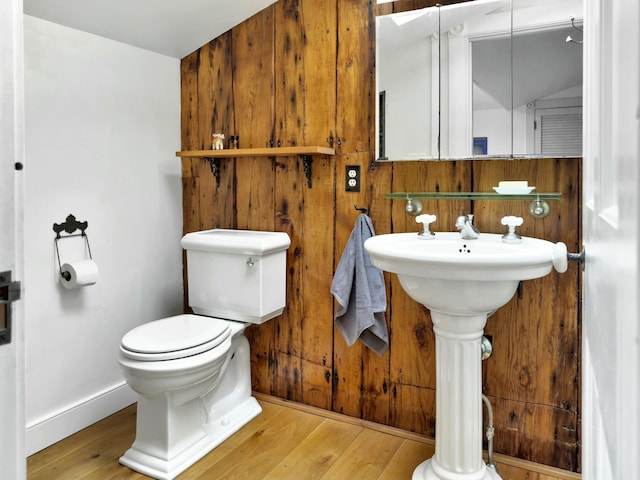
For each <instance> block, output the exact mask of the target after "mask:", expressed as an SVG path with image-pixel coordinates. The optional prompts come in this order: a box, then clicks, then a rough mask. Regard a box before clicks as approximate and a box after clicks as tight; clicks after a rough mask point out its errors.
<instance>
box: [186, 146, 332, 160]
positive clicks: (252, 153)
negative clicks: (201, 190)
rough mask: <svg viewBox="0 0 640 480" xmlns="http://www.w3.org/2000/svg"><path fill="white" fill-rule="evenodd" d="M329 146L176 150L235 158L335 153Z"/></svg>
mask: <svg viewBox="0 0 640 480" xmlns="http://www.w3.org/2000/svg"><path fill="white" fill-rule="evenodd" d="M335 154H336V151H335V149H333V148H329V147H320V146H309V147H274V148H235V149H232V148H228V149H225V150H185V151H182V152H176V157H183V158H198V157H202V158H233V157H278V156H287V155H335Z"/></svg>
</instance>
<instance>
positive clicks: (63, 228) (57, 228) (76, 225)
mask: <svg viewBox="0 0 640 480" xmlns="http://www.w3.org/2000/svg"><path fill="white" fill-rule="evenodd" d="M88 227H89V222H86V221H85V222H79V221H77V220H76V217H75V216H74V215H72V214H69V215H68V216H67V218H66V221H64V222H62V223H54V224H53V231H54V232H55V233H56V238H55V239H54V242H55V245H56V256H57V257H58V267H59V268H60V276H61V277H62V278H64V279H65V280H67V281H68V280H69V279H70V278H71V274H70V273H69V272H63V271H62V263H61V262H60V250H59V249H58V241H59V240H64V239H65V238H71V237H79V236H82V237H84V240H85V243H86V245H87V251H88V252H89V258H90V259H91V260H93V257H92V256H91V246H90V245H89V237H88V236H87V234H86V232H85V230H86V229H87V228H88ZM76 230H80V233H74V232H75V231H76ZM62 232H66V233H67V235H61V233H62Z"/></svg>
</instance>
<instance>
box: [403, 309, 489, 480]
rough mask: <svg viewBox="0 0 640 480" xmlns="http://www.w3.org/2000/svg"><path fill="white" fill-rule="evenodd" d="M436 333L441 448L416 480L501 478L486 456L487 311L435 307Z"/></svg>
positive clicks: (422, 466)
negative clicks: (464, 313)
mask: <svg viewBox="0 0 640 480" xmlns="http://www.w3.org/2000/svg"><path fill="white" fill-rule="evenodd" d="M431 318H432V320H433V330H434V332H435V334H436V452H435V455H434V456H433V458H432V459H431V460H427V461H426V462H424V463H422V464H420V465H419V466H418V468H417V469H416V470H415V471H414V473H413V480H501V479H500V476H499V475H498V474H497V473H496V472H495V471H494V470H493V469H491V468H487V466H486V464H485V463H484V461H483V460H482V367H481V363H482V359H481V357H480V353H481V347H480V342H481V340H482V334H483V329H484V326H485V324H486V322H487V316H486V315H485V314H481V315H471V316H458V315H449V314H445V313H440V312H436V311H431Z"/></svg>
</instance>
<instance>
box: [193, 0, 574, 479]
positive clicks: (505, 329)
mask: <svg viewBox="0 0 640 480" xmlns="http://www.w3.org/2000/svg"><path fill="white" fill-rule="evenodd" d="M407 1H408V0H407ZM416 1H417V0H416ZM400 3H403V2H396V4H397V5H396V4H394V6H393V8H400V7H401V5H400ZM409 3H412V4H413V3H414V2H413V1H410V2H409ZM403 4H404V3H403ZM375 8H376V7H374V6H373V5H372V4H371V3H370V2H369V1H368V0H297V1H296V0H280V1H279V2H277V3H276V4H274V5H273V6H271V7H269V8H267V9H265V10H263V11H262V12H260V13H259V14H258V15H256V16H254V17H253V18H251V19H250V20H248V21H246V22H244V23H243V24H241V25H239V26H237V27H235V28H233V29H232V30H231V31H230V32H227V33H226V34H225V35H223V36H222V37H219V38H217V39H215V40H213V41H212V42H210V43H208V44H207V45H204V46H203V47H202V48H201V49H200V50H198V51H197V52H194V53H193V54H191V55H189V56H188V57H185V58H184V59H183V60H182V66H181V76H182V78H181V81H182V122H183V131H182V142H183V145H182V149H183V150H187V149H191V150H195V149H202V148H208V147H209V146H208V145H207V142H209V141H210V135H211V133H212V132H213V130H222V131H223V132H224V133H226V134H238V135H240V145H241V147H243V148H251V147H255V148H263V147H267V146H278V145H279V146H282V147H290V146H299V145H322V146H327V147H333V148H335V149H336V155H335V156H323V155H314V156H313V157H311V183H312V184H311V187H310V186H309V185H308V180H307V178H306V176H305V171H304V170H305V169H304V165H303V160H304V159H303V157H301V156H296V155H291V156H275V155H274V156H272V157H262V158H234V157H233V156H232V155H233V152H232V151H229V158H222V159H220V160H219V165H220V169H219V183H217V181H216V178H215V177H214V175H213V174H212V171H211V166H210V164H209V162H208V161H207V160H205V159H201V158H185V159H183V160H182V164H183V186H184V198H183V202H184V203H183V211H184V231H185V233H186V232H189V231H193V230H197V229H204V228H213V227H225V228H241V229H255V230H260V229H263V230H278V231H284V232H287V233H288V234H289V236H290V237H291V247H290V248H289V250H288V252H287V306H286V309H285V312H284V313H283V314H282V315H280V316H279V317H277V318H275V319H273V320H271V321H269V322H266V323H265V324H263V325H254V326H250V327H249V328H248V329H247V336H248V338H249V340H250V343H251V362H252V364H251V367H252V379H253V387H254V389H255V390H256V391H259V392H264V393H268V394H271V395H276V396H278V397H281V398H285V399H290V400H296V401H299V402H303V403H305V404H308V405H311V406H316V407H320V408H323V409H326V410H333V411H335V412H341V413H344V414H347V415H349V416H351V417H355V418H362V419H367V420H371V421H375V422H378V423H381V424H385V425H391V426H396V427H400V428H402V429H405V430H408V431H414V432H417V433H421V434H427V435H434V432H435V424H434V423H435V390H434V389H435V365H434V363H435V352H434V348H435V342H434V336H433V332H432V328H431V327H432V326H431V318H430V315H429V312H428V310H427V309H425V308H424V307H423V306H421V305H418V304H417V303H416V302H414V301H413V300H411V299H409V297H408V296H407V295H406V294H405V293H404V292H403V290H402V288H401V287H400V285H399V283H398V281H397V279H396V278H395V276H393V275H390V274H385V280H386V285H387V300H388V302H387V303H388V305H387V312H386V319H387V324H388V327H389V330H390V339H391V344H390V348H389V351H388V352H387V353H385V355H383V356H378V355H377V354H375V353H373V352H371V351H369V350H368V349H366V348H365V347H364V346H362V345H361V344H360V343H357V344H356V345H354V346H352V347H347V345H346V343H345V341H344V339H343V338H342V337H341V334H340V333H339V331H338V330H337V329H335V327H334V322H333V315H334V310H335V304H334V300H333V298H332V296H331V294H330V285H331V280H332V277H333V272H334V271H335V268H336V266H337V263H338V261H339V259H340V256H341V255H342V251H343V249H344V247H345V245H346V243H347V240H348V238H349V235H350V233H351V230H352V228H353V226H354V223H355V220H356V218H357V215H358V213H359V212H357V211H356V210H355V209H354V208H353V206H354V204H357V205H358V206H359V207H364V208H367V209H368V211H369V215H370V216H371V218H372V220H373V224H374V227H375V229H376V232H377V233H379V234H380V233H389V232H404V231H417V230H418V226H417V225H416V223H415V219H414V218H413V217H411V216H408V215H407V214H406V213H405V205H404V202H402V201H390V200H387V199H385V197H384V195H385V194H386V193H388V192H391V191H443V192H444V191H491V187H492V186H494V185H497V182H498V181H499V180H524V179H526V180H528V181H529V182H530V184H532V185H536V187H537V188H538V190H539V191H558V192H561V193H562V194H563V197H562V200H561V201H557V202H551V203H550V205H551V214H550V215H549V216H548V217H547V218H545V219H542V220H536V219H534V218H533V217H531V216H530V215H529V214H528V211H527V210H528V207H529V206H528V202H524V201H476V202H470V201H432V200H430V201H424V211H425V212H429V213H434V214H436V215H437V217H438V220H437V222H436V223H435V224H433V229H434V230H435V231H451V230H454V222H455V218H456V216H457V215H459V214H461V213H463V212H473V213H474V214H475V216H476V217H475V218H476V220H475V222H476V223H477V225H478V226H479V228H480V230H481V231H484V232H501V231H502V229H503V227H502V226H501V225H500V218H501V217H502V216H504V215H520V216H523V218H524V219H525V223H524V225H523V226H522V227H521V229H520V230H521V233H522V234H524V235H531V236H537V237H541V238H545V239H548V240H551V241H564V242H565V243H566V244H567V246H568V247H569V249H570V250H572V251H578V250H579V245H580V233H581V232H580V205H581V198H580V185H581V165H580V160H579V159H539V160H494V161H488V160H487V161H474V162H461V161H458V162H395V163H392V164H391V163H387V164H375V165H372V163H373V160H374V150H375V149H374V141H375V136H374V118H373V115H374V113H373V112H374V96H375V95H374V91H375V83H374V82H375V49H374V41H375V28H374V25H375V19H374V13H375ZM346 165H359V166H360V167H361V173H362V179H361V191H360V192H346V191H345V188H344V185H345V181H346V179H345V166H346ZM579 292H580V272H579V268H578V267H577V266H576V265H573V264H572V265H570V267H569V271H568V272H567V273H565V274H562V275H560V274H556V273H555V272H554V273H551V274H550V275H549V276H547V277H545V278H544V279H541V280H533V281H527V282H524V283H523V287H522V297H521V298H519V297H518V296H516V297H514V299H513V300H512V301H511V302H509V304H507V305H506V306H505V307H503V308H501V309H500V310H498V311H497V312H496V313H495V314H494V315H493V316H491V318H490V319H489V321H488V323H487V327H486V334H488V335H490V336H491V337H492V338H493V345H494V355H493V357H491V358H490V359H489V360H488V361H486V362H483V388H484V393H485V394H486V395H487V396H488V397H489V398H490V399H491V401H492V403H493V405H494V414H495V424H496V436H495V450H496V451H497V452H501V453H505V454H507V455H511V456H515V457H518V458H521V459H525V460H530V461H535V462H540V463H544V464H547V465H553V466H558V467H561V468H563V469H567V470H572V471H578V470H579V462H578V459H579V436H578V432H579V425H580V417H579V398H580V383H579V376H578V372H579V359H580V343H579V335H580V312H579V304H580V301H579Z"/></svg>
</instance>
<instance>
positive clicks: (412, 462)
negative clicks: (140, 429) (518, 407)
mask: <svg viewBox="0 0 640 480" xmlns="http://www.w3.org/2000/svg"><path fill="white" fill-rule="evenodd" d="M257 397H258V399H259V402H260V404H261V406H262V409H263V411H262V414H261V415H259V416H258V417H256V418H255V419H254V420H253V421H251V422H250V423H249V424H248V425H246V426H245V427H243V428H242V429H241V430H240V431H238V432H237V433H236V434H235V435H233V436H232V437H231V438H229V439H228V440H227V441H225V442H224V443H222V444H221V445H220V446H218V447H217V448H216V449H214V450H213V451H212V452H210V453H209V454H208V455H207V456H205V457H204V458H203V459H202V460H200V461H199V462H197V463H196V464H195V465H193V466H192V467H191V468H189V469H188V470H186V471H185V472H184V473H183V474H182V475H180V476H179V477H178V479H179V480H196V479H202V480H204V479H206V480H223V479H228V480H243V479H246V480H261V479H262V480H288V479H291V480H311V479H317V480H346V479H348V480H376V479H377V480H404V479H407V480H409V479H411V474H412V472H413V469H414V468H415V467H416V466H417V465H418V464H419V463H421V462H422V461H424V460H425V459H427V458H429V457H431V456H432V455H433V448H434V447H433V440H430V439H426V438H423V437H421V436H419V435H415V434H412V433H410V432H405V431H402V430H398V429H394V428H391V427H386V426H382V425H378V424H373V423H371V422H366V421H360V420H358V419H353V418H350V417H345V416H342V415H339V414H335V413H332V412H327V411H325V410H320V409H315V408H312V407H308V406H305V405H299V404H295V403H291V402H286V401H283V400H280V399H277V398H274V397H269V396H263V395H257ZM135 417H136V406H135V404H134V405H131V406H129V407H127V408H125V409H123V410H121V411H120V412H117V413H115V414H114V415H111V416H110V417H108V418H106V419H104V420H102V421H100V422H98V423H96V424H94V425H91V426H90V427H88V428H86V429H84V430H82V431H80V432H78V433H76V434H75V435H72V436H70V437H68V438H66V439H64V440H62V441H61V442H58V443H56V444H55V445H52V446H50V447H49V448H46V449H45V450H42V451H40V452H38V453H36V454H34V455H32V456H31V457H29V458H28V460H27V470H28V475H27V478H28V480H72V479H82V480H94V479H95V480H142V479H147V478H148V477H146V476H144V475H142V474H140V473H137V472H134V471H132V470H130V469H128V468H127V467H124V466H122V465H120V464H119V463H118V458H119V457H120V455H122V454H123V453H124V451H125V450H126V449H127V448H129V446H130V445H131V443H132V442H133V439H134V437H135ZM496 463H497V464H498V469H499V472H500V474H501V476H502V478H503V480H576V479H579V478H580V475H577V474H575V473H570V472H565V471H563V470H558V469H554V468H551V467H547V466H544V465H539V464H533V463H530V462H525V461H522V460H518V459H512V458H509V457H502V456H496Z"/></svg>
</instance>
